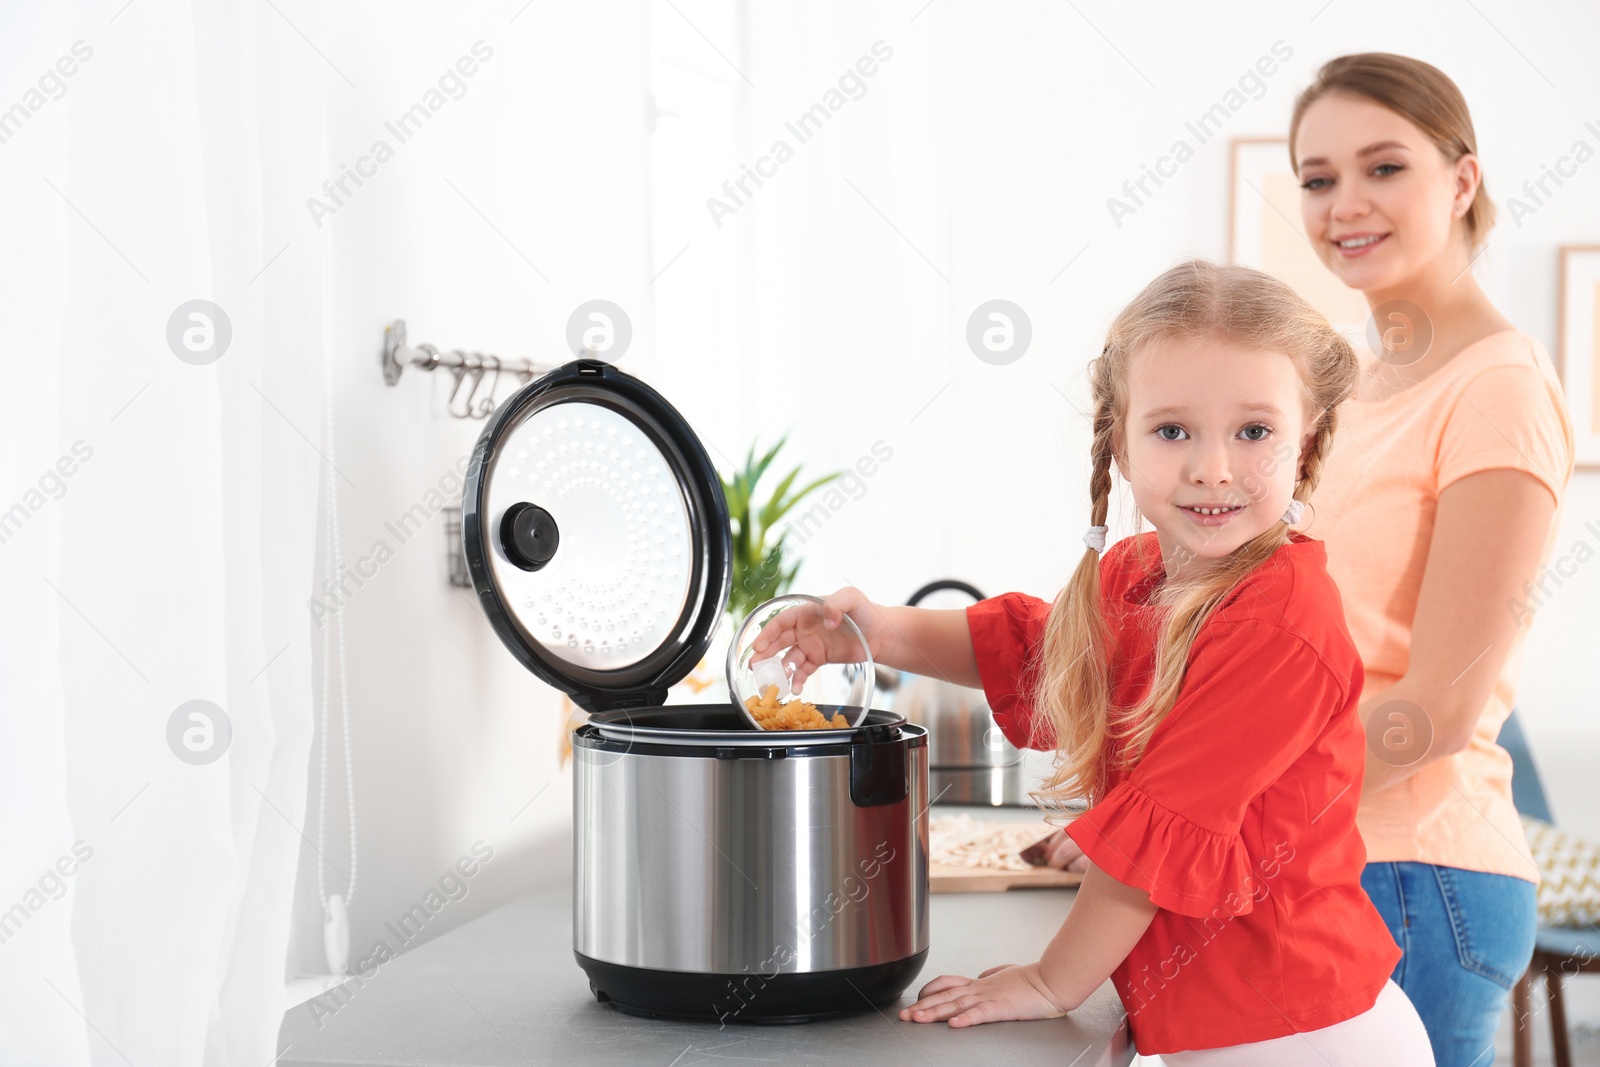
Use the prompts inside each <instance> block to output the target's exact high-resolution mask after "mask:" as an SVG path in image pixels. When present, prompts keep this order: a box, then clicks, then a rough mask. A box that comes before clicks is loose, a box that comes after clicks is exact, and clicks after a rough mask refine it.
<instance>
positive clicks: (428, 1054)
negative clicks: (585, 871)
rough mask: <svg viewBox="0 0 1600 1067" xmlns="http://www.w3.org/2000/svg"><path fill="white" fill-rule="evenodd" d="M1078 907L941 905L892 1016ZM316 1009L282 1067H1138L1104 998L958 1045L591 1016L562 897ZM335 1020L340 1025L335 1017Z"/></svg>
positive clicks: (884, 1018)
mask: <svg viewBox="0 0 1600 1067" xmlns="http://www.w3.org/2000/svg"><path fill="white" fill-rule="evenodd" d="M1073 895H1074V893H1073V891H1072V890H1066V889H1027V890H1012V891H1010V892H1007V893H955V894H937V895H935V896H934V897H932V912H931V915H930V923H931V929H930V947H929V952H928V963H927V966H926V967H924V968H923V971H922V973H921V974H919V975H918V976H917V979H916V981H914V982H913V983H912V986H911V989H910V990H909V991H908V994H907V996H906V997H905V998H903V1000H902V1003H910V1001H911V1000H912V999H914V998H913V997H912V996H911V994H912V993H915V991H916V990H917V989H919V988H921V986H922V984H923V983H925V982H927V981H929V980H930V979H932V978H933V977H935V976H936V975H939V974H945V973H954V974H967V975H975V974H977V973H978V972H979V971H981V970H983V969H984V968H987V967H991V966H994V965H995V964H999V963H1024V962H1027V961H1029V960H1034V959H1037V958H1038V955H1039V952H1040V951H1041V950H1042V949H1043V947H1044V945H1045V944H1046V943H1047V942H1048V941H1049V939H1050V937H1051V936H1052V935H1053V934H1054V932H1055V931H1056V929H1057V928H1058V927H1059V926H1060V924H1061V921H1062V919H1063V918H1065V916H1066V913H1067V910H1068V908H1069V907H1070V906H1071V903H1072V899H1073ZM330 997H336V998H337V1000H330V999H329V998H330ZM322 1005H323V1007H324V1010H323V1011H322V1012H321V1013H320V1017H319V1014H318V1013H315V1012H313V1010H312V1009H311V1007H310V1006H309V1005H307V1004H302V1005H299V1006H297V1007H295V1008H292V1009H290V1010H289V1011H288V1012H287V1013H285V1015H284V1020H283V1026H282V1029H281V1030H280V1031H279V1037H278V1048H279V1049H283V1048H284V1047H285V1046H288V1048H287V1051H286V1052H285V1054H284V1055H283V1057H282V1058H281V1059H280V1060H279V1061H278V1063H279V1064H281V1065H282V1067H299V1065H306V1067H309V1065H312V1064H407V1065H414V1067H435V1065H440V1067H442V1065H446V1064H449V1065H458V1067H459V1065H473V1067H491V1065H492V1067H524V1065H527V1064H551V1063H584V1064H610V1063H615V1064H630V1065H632V1064H652V1063H654V1064H659V1065H661V1067H669V1065H671V1067H690V1065H692V1064H702V1063H709V1062H716V1063H718V1064H726V1063H729V1062H736V1063H737V1062H747V1061H764V1062H782V1063H786V1064H787V1063H808V1064H838V1065H841V1067H843V1065H849V1067H862V1065H863V1064H869V1065H877V1064H924V1063H925V1064H929V1065H930V1067H932V1065H941V1064H962V1065H966V1064H971V1063H974V1062H982V1063H1004V1064H1006V1065H1007V1067H1028V1065H1031V1064H1041V1065H1042V1064H1051V1065H1053V1067H1097V1065H1103V1067H1124V1065H1126V1064H1128V1063H1129V1062H1131V1060H1132V1058H1133V1048H1132V1045H1131V1044H1130V1042H1129V1039H1128V1032H1127V1027H1126V1023H1125V1021H1124V1016H1123V1012H1122V1005H1121V1004H1120V1003H1119V1002H1118V1000H1117V996H1116V992H1115V990H1113V989H1112V988H1111V985H1110V983H1107V984H1105V985H1103V986H1102V987H1101V988H1100V989H1099V991H1098V992H1096V993H1095V995H1094V996H1093V997H1091V998H1090V999H1089V1001H1088V1002H1087V1003H1086V1004H1085V1005H1084V1006H1083V1007H1081V1008H1079V1009H1078V1010H1077V1011H1075V1012H1073V1013H1072V1014H1071V1015H1070V1016H1068V1017H1066V1018H1064V1019H1050V1020H1045V1021H1040V1022H1025V1023H991V1024H989V1025H986V1026H977V1027H972V1028H970V1029H964V1030H954V1029H951V1028H950V1027H948V1026H946V1025H944V1024H943V1023H937V1024H918V1023H905V1022H901V1021H900V1020H899V1018H898V1016H897V1015H896V1011H895V1009H894V1008H893V1007H892V1006H891V1007H890V1008H887V1009H885V1010H884V1011H882V1012H879V1011H866V1012H862V1013H861V1014H859V1015H854V1016H850V1017H847V1018H843V1019H834V1020H828V1021H823V1022H814V1023H806V1024H803V1025H797V1026H749V1025H737V1024H734V1025H729V1026H726V1027H719V1026H718V1024H716V1023H711V1022H707V1023H690V1022H668V1021H661V1020H652V1019H641V1018H636V1017H634V1016H631V1015H625V1014H623V1013H621V1012H618V1011H616V1010H615V1009H613V1008H611V1007H609V1006H608V1005H604V1004H600V1003H597V1002H596V1001H595V999H594V997H593V995H592V994H591V993H590V992H589V986H588V980H587V979H586V978H585V976H584V973H583V971H581V970H580V969H579V968H578V965H577V963H576V962H575V961H574V960H573V957H572V890H571V887H570V883H568V884H565V885H556V886H552V887H550V888H547V889H543V890H540V891H537V892H534V893H530V894H529V895H527V896H525V897H521V898H520V899H518V900H515V901H513V902H512V903H510V904H507V905H506V906H504V907H502V908H499V909H497V910H496V911H493V912H490V913H489V914H487V915H484V916H482V917H481V918H478V919H476V920H474V921H472V922H470V923H467V924H466V925H464V926H462V927H461V928H459V929H457V930H453V931H451V932H450V933H447V934H444V935H442V936H440V937H438V938H436V939H435V940H433V941H430V942H428V943H426V944H423V945H420V946H418V947H417V948H415V949H414V950H412V951H410V952H407V953H404V954H403V955H400V956H398V957H396V958H394V959H392V960H390V961H389V962H388V963H384V964H382V965H381V966H380V967H379V968H378V969H377V971H376V972H375V973H374V974H373V975H372V976H371V977H370V978H367V979H364V980H362V981H361V983H360V984H359V985H357V984H356V983H355V982H350V983H347V984H346V985H345V986H343V987H342V989H341V990H340V991H339V992H337V993H334V994H325V995H324V997H323V999H322ZM332 1005H337V1010H335V1011H333V1012H332V1014H331V1015H330V1014H328V1013H327V1008H328V1007H329V1006H332Z"/></svg>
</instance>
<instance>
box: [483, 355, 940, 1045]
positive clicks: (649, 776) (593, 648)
mask: <svg viewBox="0 0 1600 1067" xmlns="http://www.w3.org/2000/svg"><path fill="white" fill-rule="evenodd" d="M462 530H463V540H464V545H463V547H464V551H465V554H466V556H467V565H468V570H469V572H470V573H471V575H472V580H473V587H474V589H475V591H476V593H477V598H478V602H479V604H480V606H481V607H482V608H483V610H484V613H485V614H486V615H487V616H488V619H489V622H490V624H491V626H492V627H493V629H494V631H495V633H496V634H497V635H498V636H499V637H500V639H501V641H502V642H503V643H504V644H505V646H506V648H507V649H508V650H510V652H511V653H512V655H513V656H515V657H516V658H517V660H518V661H519V662H521V663H522V664H523V666H525V667H526V668H527V669H528V670H529V671H531V672H532V673H533V674H534V675H536V676H537V677H539V678H540V679H542V680H544V681H546V682H548V683H549V684H551V685H554V686H556V687H557V688H559V689H561V690H563V691H565V692H566V693H568V694H569V695H570V696H571V697H572V699H573V701H574V702H575V703H577V704H578V705H579V706H580V707H582V708H584V709H585V710H586V711H588V712H590V718H589V721H588V722H587V723H586V724H584V725H583V726H581V727H579V728H578V729H577V730H576V731H574V733H573V736H572V751H573V821H574V825H573V842H574V845H573V847H574V868H573V871H574V877H573V952H574V956H575V958H576V960H577V963H578V965H579V967H581V968H582V969H583V971H584V972H585V973H586V974H587V976H588V979H589V987H590V989H591V990H592V991H593V993H594V995H595V997H596V999H598V1000H600V1001H602V1002H607V1003H610V1004H612V1005H613V1006H615V1007H617V1008H619V1009H621V1010H624V1011H628V1012H631V1013H634V1014H639V1015H647V1016H664V1017H679V1018H701V1019H718V1020H721V1021H723V1022H735V1021H738V1022H775V1021H783V1022H797V1021H805V1020H809V1019H815V1018H822V1017H827V1016H831V1015H839V1014H845V1013H851V1012H856V1011H863V1010H870V1009H871V1008H873V1007H875V1006H877V1005H880V1004H886V1003H889V1002H891V1001H893V1000H895V999H896V998H898V997H899V996H900V994H901V993H902V992H904V990H905V989H906V987H907V986H909V985H910V983H911V982H912V980H913V979H915V977H916V976H917V973H918V972H919V971H920V970H921V968H922V964H923V961H924V959H925V958H926V955H927V949H928V864H927V840H928V826H927V807H928V761H927V754H928V747H927V746H928V738H927V732H926V731H925V730H923V729H922V728H921V727H918V726H915V725H912V724H909V723H907V722H905V720H904V719H903V718H902V717H901V716H899V715H896V714H892V713H890V712H885V711H870V712H869V713H868V714H867V716H866V718H865V719H864V720H863V721H862V722H861V723H860V725H858V726H857V727H854V728H847V729H837V730H813V731H794V732H790V731H763V730H758V729H756V728H755V727H753V726H751V725H750V724H749V723H748V722H747V721H746V720H745V718H744V716H743V715H742V714H741V713H740V711H739V710H738V709H737V708H735V707H734V706H733V705H732V704H727V703H725V704H694V705H673V706H665V703H664V702H665V699H666V693H667V689H668V687H670V686H672V685H673V684H675V683H676V682H678V681H679V680H680V679H682V678H683V677H684V676H685V675H687V674H688V673H689V671H691V670H692V669H693V668H694V666H695V665H696V664H697V663H698V662H699V661H700V659H701V657H702V656H703V655H704V653H705V651H706V649H707V648H708V647H709V646H710V644H711V642H712V639H713V635H714V632H715V630H716V628H717V622H718V621H719V619H720V618H721V616H722V614H723V612H724V611H725V610H726V607H727V599H728V590H729V585H730V581H731V568H730V559H731V543H730V542H731V536H730V532H729V523H728V511H727V502H726V501H725V499H724V498H723V495H722V489H721V482H720V480H719V479H718V477H717V474H716V470H715V468H714V467H713V466H712V464H711V461H710V459H709V457H708V456H707V455H706V452H705V448H704V446H703V445H702V444H701V442H700V440H699V439H698V437H696V436H695V434H694V432H693V431H692V430H691V429H690V428H689V426H688V424H687V423H686V422H685V421H684V420H683V418H682V416H680V415H679V414H678V412H677V411H676V410H675V409H673V408H672V406H671V405H670V404H668V403H667V401H666V400H665V399H664V398H663V397H662V396H661V395H660V394H659V393H657V392H655V390H653V389H651V388H650V387H649V386H648V385H646V384H644V383H643V382H641V381H639V380H638V379H636V378H633V377H631V376H629V375H627V374H625V373H623V372H621V371H619V370H617V369H616V368H615V367H613V366H611V365H609V364H606V363H601V362H598V361H593V360H581V359H580V360H577V361H574V362H572V363H569V364H567V365H566V366H564V367H561V368H558V369H557V370H555V371H552V372H551V373H550V374H547V375H545V376H544V377H543V378H540V379H538V380H537V381H534V382H532V383H530V384H529V385H527V386H525V387H524V388H523V389H521V390H520V391H518V392H517V393H516V394H515V395H514V396H512V397H511V398H510V400H509V401H508V402H507V403H506V404H505V405H504V406H502V407H501V408H500V409H499V410H498V411H497V412H496V413H495V415H494V416H493V418H492V419H491V421H490V423H489V424H488V425H487V426H486V427H485V428H484V431H483V435H482V436H481V437H480V439H479V441H478V444H477V446H476V447H475V448H474V450H473V454H472V460H471V463H470V465H469V467H468V470H467V480H466V488H465V491H464V495H463V503H462ZM819 710H821V711H823V712H824V714H831V711H832V710H836V709H831V708H830V707H828V706H822V707H821V708H820V709H819Z"/></svg>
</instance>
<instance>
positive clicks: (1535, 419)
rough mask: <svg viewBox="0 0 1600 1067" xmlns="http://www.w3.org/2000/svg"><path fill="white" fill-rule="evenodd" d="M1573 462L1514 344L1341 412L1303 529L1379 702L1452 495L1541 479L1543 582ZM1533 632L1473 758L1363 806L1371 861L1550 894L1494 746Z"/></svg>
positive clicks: (1439, 763) (1488, 715)
mask: <svg viewBox="0 0 1600 1067" xmlns="http://www.w3.org/2000/svg"><path fill="white" fill-rule="evenodd" d="M1573 449H1574V442H1573V433H1572V425H1571V421H1570V419H1569V417H1568V415H1567V407H1566V400H1565V398H1564V397H1563V395H1562V392H1561V385H1560V381H1559V379H1558V378H1557V376H1556V373H1555V368H1554V367H1553V366H1552V364H1551V362H1550V357H1549V356H1548V355H1547V354H1546V353H1545V351H1544V348H1543V346H1542V345H1540V344H1539V342H1538V341H1537V340H1535V339H1534V338H1532V337H1529V336H1528V335H1527V334H1524V333H1520V332H1518V331H1515V330H1506V331H1502V332H1500V333H1495V334H1491V335H1490V336H1488V337H1485V338H1482V339H1480V340H1478V341H1477V342H1475V343H1473V344H1471V345H1469V346H1467V347H1466V348H1464V349H1462V350H1461V351H1460V352H1459V353H1457V354H1456V355H1455V356H1454V357H1453V358H1452V359H1450V361H1449V362H1447V363H1446V364H1445V365H1444V366H1443V367H1441V368H1439V369H1438V370H1436V371H1434V372H1433V373H1431V374H1429V375H1428V376H1427V377H1425V378H1423V379H1422V380H1421V381H1420V382H1417V383H1415V384H1411V385H1408V386H1406V387H1405V388H1401V389H1399V390H1398V391H1393V392H1390V393H1388V395H1385V396H1382V397H1380V398H1378V399H1375V400H1374V399H1351V400H1349V401H1347V402H1345V403H1344V404H1343V405H1342V406H1341V407H1340V408H1339V425H1338V429H1337V431H1336V432H1335V435H1334V444H1333V451H1332V453H1331V455H1330V456H1329V458H1328V462H1327V464H1326V465H1325V467H1324V468H1323V475H1322V478H1321V480H1320V482H1319V483H1318V485H1317V489H1316V492H1315V494H1314V495H1313V497H1312V500H1311V509H1310V513H1311V518H1310V520H1309V524H1308V525H1307V526H1306V528H1305V530H1306V532H1307V533H1309V534H1310V535H1311V536H1313V537H1317V538H1320V539H1321V540H1322V541H1324V542H1325V543H1326V545H1327V550H1328V572H1329V573H1330V574H1331V575H1332V576H1333V579H1334V582H1335V583H1336V584H1337V586H1338V587H1339V591H1340V594H1341V596H1342V597H1343V600H1344V609H1345V620H1346V622H1347V623H1348V625H1349V627H1350V635H1351V637H1353V638H1354V639H1355V643H1356V648H1357V649H1358V650H1359V652H1360V654H1361V660H1362V665H1363V666H1364V667H1365V668H1366V685H1365V692H1366V693H1368V694H1372V693H1375V692H1378V691H1380V690H1382V689H1384V688H1387V687H1388V686H1390V685H1393V684H1394V683H1395V682H1397V681H1399V680H1400V678H1401V677H1402V676H1403V675H1404V674H1405V673H1406V669H1407V666H1408V663H1409V658H1410V648H1411V626H1412V621H1413V619H1414V618H1415V616H1416V610H1417V594H1418V591H1419V590H1420V588H1421V586H1422V575H1423V571H1424V570H1425V569H1426V567H1427V562H1428V546H1429V544H1430V542H1431V540H1432V537H1433V524H1434V516H1435V513H1436V512H1437V509H1438V504H1439V494H1440V492H1441V491H1442V490H1444V488H1445V487H1446V486H1448V485H1450V484H1451V483H1452V482H1455V481H1457V480H1458V479H1461V478H1464V477H1466V476H1467V475H1469V474H1476V473H1477V472H1479V471H1485V470H1493V469H1501V468H1509V469H1513V470H1520V471H1525V472H1527V473H1528V474H1530V475H1532V476H1533V477H1534V478H1537V479H1538V480H1539V482H1540V483H1541V484H1542V485H1544V486H1545V487H1546V488H1547V489H1548V490H1549V491H1550V493H1551V495H1552V496H1553V497H1554V498H1555V502H1556V515H1555V519H1554V520H1553V521H1552V522H1551V524H1550V534H1549V537H1548V538H1547V539H1546V541H1545V547H1544V551H1543V553H1542V554H1541V556H1540V567H1541V569H1542V568H1543V567H1544V564H1545V563H1546V562H1547V561H1548V560H1549V558H1550V553H1551V550H1552V548H1553V547H1554V544H1555V539H1556V532H1557V530H1558V528H1559V525H1560V517H1561V508H1562V503H1563V497H1564V496H1565V492H1566V487H1567V483H1568V481H1569V480H1570V478H1571V476H1572V470H1573ZM1515 608H1516V605H1500V604H1494V605H1488V606H1486V608H1485V610H1489V611H1508V610H1514V609H1515ZM1523 621H1524V623H1526V622H1529V621H1531V617H1530V616H1523ZM1527 632H1528V627H1527V625H1523V626H1520V627H1518V629H1517V631H1516V636H1515V637H1514V638H1513V639H1512V647H1511V652H1510V655H1509V656H1508V657H1507V659H1506V662H1505V666H1504V667H1503V668H1502V669H1501V672H1500V677H1499V678H1498V679H1497V680H1496V682H1495V685H1494V690H1493V693H1492V694H1491V696H1490V698H1489V703H1488V705H1487V706H1486V707H1485V708H1484V709H1483V713H1482V715H1480V716H1479V718H1478V726H1477V730H1476V731H1475V732H1474V734H1473V738H1472V742H1471V744H1470V745H1469V746H1468V747H1467V748H1466V749H1464V750H1463V751H1461V752H1458V753H1455V754H1453V755H1450V756H1447V757H1445V758H1443V759H1439V760H1436V761H1434V762H1431V763H1429V764H1427V765H1426V766H1424V767H1423V768H1422V769H1421V770H1419V771H1418V772H1417V773H1416V774H1414V775H1412V776H1411V777H1409V778H1406V779H1405V780H1403V781H1401V782H1398V783H1396V784H1395V785H1393V786H1391V787H1389V788H1388V789H1384V790H1380V791H1379V792H1377V793H1374V794H1371V795H1368V796H1363V797H1362V798H1361V807H1360V811H1359V814H1358V825H1359V827H1360V829H1361V835H1362V837H1363V838H1364V839H1365V840H1366V843H1367V859H1368V862H1373V863H1379V862H1391V861H1415V862H1420V863H1432V864H1437V865H1441V866H1447V867H1459V868H1463V869H1465V870H1473V871H1486V872H1490V873H1494V874H1506V875H1512V876H1514V877H1517V878H1522V879H1525V880H1527V881H1530V882H1537V881H1538V880H1539V874H1538V869H1537V868H1536V867H1535V866H1534V864H1533V860H1532V858H1531V856H1530V854H1529V851H1528V845H1527V839H1526V837H1525V836H1524V833H1523V830H1522V824H1521V822H1520V821H1519V819H1518V816H1517V812H1516V809H1515V808H1513V807H1512V803H1511V757H1510V756H1508V755H1507V754H1506V752H1505V750H1504V749H1502V748H1501V747H1500V746H1499V745H1498V744H1496V743H1495V740H1496V738H1498V737H1499V735H1500V727H1501V726H1502V725H1503V724H1504V723H1505V720H1506V717H1507V716H1508V715H1510V714H1511V709H1512V706H1513V703H1514V701H1515V699H1516V687H1517V676H1518V673H1519V671H1520V668H1521V659H1522V641H1523V639H1524V638H1525V637H1526V636H1527Z"/></svg>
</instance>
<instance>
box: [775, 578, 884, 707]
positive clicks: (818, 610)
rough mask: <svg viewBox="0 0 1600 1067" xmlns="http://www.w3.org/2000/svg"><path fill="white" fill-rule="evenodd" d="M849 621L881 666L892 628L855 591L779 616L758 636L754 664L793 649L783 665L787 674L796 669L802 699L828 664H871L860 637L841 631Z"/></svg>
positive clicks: (796, 685) (875, 607) (796, 686)
mask: <svg viewBox="0 0 1600 1067" xmlns="http://www.w3.org/2000/svg"><path fill="white" fill-rule="evenodd" d="M846 615H849V616H850V621H852V622H854V623H855V624H856V629H858V630H860V631H861V636H862V637H864V638H866V642H867V649H868V650H869V651H871V653H872V658H873V660H874V661H878V662H881V661H882V659H883V652H884V650H885V646H886V645H887V644H888V643H889V642H890V641H891V640H892V639H893V636H894V634H893V627H891V626H890V625H889V624H888V621H887V620H886V619H885V618H884V614H883V611H882V609H881V608H879V607H878V605H876V604H874V603H873V602H872V601H871V600H868V599H867V597H866V595H865V594H864V593H862V592H861V590H859V589H856V588H854V587H851V586H846V587H845V588H843V589H841V590H839V591H838V592H837V593H834V594H833V595H832V596H830V597H828V598H827V599H825V600H824V601H823V602H822V603H821V604H809V603H808V604H797V605H795V606H794V607H792V608H786V609H784V610H783V611H781V612H779V613H778V614H777V615H776V616H774V617H773V619H772V620H771V621H770V622H768V623H767V624H766V625H765V626H763V627H762V628H761V632H760V633H758V634H756V639H755V642H754V643H753V645H752V646H751V658H752V659H763V658H765V657H767V656H770V655H772V654H773V653H775V652H777V651H779V650H781V649H788V652H787V653H785V655H784V657H783V664H784V667H785V668H788V667H790V666H792V667H793V668H794V678H793V681H792V683H791V684H792V686H793V688H794V691H795V692H796V693H798V692H800V688H801V687H802V686H803V685H805V682H806V679H807V678H809V677H811V675H812V674H813V673H814V672H815V671H816V669H817V668H818V667H821V666H822V665H823V664H826V663H859V662H860V661H861V660H863V659H865V658H866V657H865V656H863V655H862V649H861V642H859V641H857V640H856V637H855V634H853V633H851V632H850V631H849V630H847V629H845V628H844V627H843V626H842V625H841V623H842V621H843V619H844V617H845V616H846Z"/></svg>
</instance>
